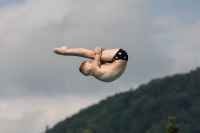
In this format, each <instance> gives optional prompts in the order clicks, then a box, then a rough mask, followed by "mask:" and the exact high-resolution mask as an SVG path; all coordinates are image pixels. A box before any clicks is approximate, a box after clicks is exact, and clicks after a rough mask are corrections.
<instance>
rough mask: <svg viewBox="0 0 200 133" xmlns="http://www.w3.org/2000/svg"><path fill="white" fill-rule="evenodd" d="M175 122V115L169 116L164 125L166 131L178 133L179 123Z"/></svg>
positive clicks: (167, 132)
mask: <svg viewBox="0 0 200 133" xmlns="http://www.w3.org/2000/svg"><path fill="white" fill-rule="evenodd" d="M175 122H176V117H175V116H169V118H168V123H167V126H166V133H178V132H179V125H177V124H176V123H175Z"/></svg>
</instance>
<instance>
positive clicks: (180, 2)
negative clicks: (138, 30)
mask: <svg viewBox="0 0 200 133" xmlns="http://www.w3.org/2000/svg"><path fill="white" fill-rule="evenodd" d="M199 5H200V1H198V0H165V1H161V0H151V1H150V7H149V8H150V10H151V11H152V14H154V15H158V16H163V15H169V14H174V13H176V14H183V13H191V14H195V15H198V16H199V13H200V9H199Z"/></svg>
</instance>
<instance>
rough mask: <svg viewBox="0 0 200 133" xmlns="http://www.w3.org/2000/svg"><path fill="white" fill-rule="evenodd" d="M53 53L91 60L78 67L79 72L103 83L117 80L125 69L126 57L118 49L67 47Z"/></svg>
mask: <svg viewBox="0 0 200 133" xmlns="http://www.w3.org/2000/svg"><path fill="white" fill-rule="evenodd" d="M54 52H55V53H56V54H60V55H66V56H79V57H85V58H89V59H92V60H93V61H89V60H87V61H85V62H83V63H82V64H81V65H80V68H79V70H80V72H81V73H82V74H83V75H85V76H89V75H92V76H94V77H95V78H96V79H98V80H100V81H103V82H112V81H114V80H116V79H117V78H119V77H120V76H121V75H122V74H123V72H124V70H125V69H126V65H127V61H128V55H127V53H126V52H125V51H124V50H122V49H119V48H116V49H104V48H102V47H96V48H95V49H94V51H92V50H88V49H85V48H75V49H69V48H68V47H67V46H63V47H61V48H54Z"/></svg>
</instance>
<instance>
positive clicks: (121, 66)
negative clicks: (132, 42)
mask: <svg viewBox="0 0 200 133" xmlns="http://www.w3.org/2000/svg"><path fill="white" fill-rule="evenodd" d="M126 65H127V61H125V60H115V61H113V62H112V63H110V64H103V65H100V69H102V70H103V71H104V72H105V73H104V74H103V75H101V76H99V77H95V78H97V79H98V80H101V81H103V82H111V81H114V80H116V79H117V78H119V77H120V76H121V75H122V74H123V72H124V70H125V69H126Z"/></svg>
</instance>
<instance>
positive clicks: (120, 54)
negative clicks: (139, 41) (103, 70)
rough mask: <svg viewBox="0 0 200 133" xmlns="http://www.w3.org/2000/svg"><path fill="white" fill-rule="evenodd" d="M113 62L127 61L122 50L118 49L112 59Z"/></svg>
mask: <svg viewBox="0 0 200 133" xmlns="http://www.w3.org/2000/svg"><path fill="white" fill-rule="evenodd" d="M115 60H125V61H128V54H127V53H126V51H124V50H123V49H119V51H118V52H117V53H116V54H115V56H114V57H113V61H115Z"/></svg>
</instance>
